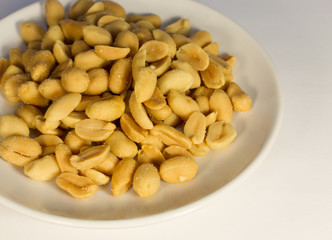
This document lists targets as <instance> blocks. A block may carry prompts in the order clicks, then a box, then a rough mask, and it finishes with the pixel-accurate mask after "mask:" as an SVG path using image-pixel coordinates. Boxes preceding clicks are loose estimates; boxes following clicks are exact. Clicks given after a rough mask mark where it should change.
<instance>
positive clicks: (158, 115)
mask: <svg viewBox="0 0 332 240" xmlns="http://www.w3.org/2000/svg"><path fill="white" fill-rule="evenodd" d="M146 111H147V112H148V114H149V115H150V116H151V117H152V118H153V119H156V120H160V121H162V120H165V119H167V118H168V117H169V116H171V114H172V109H171V108H170V107H169V106H168V105H165V106H164V107H162V108H161V109H158V110H156V109H150V108H148V107H146Z"/></svg>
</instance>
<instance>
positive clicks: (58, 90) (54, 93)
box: [38, 78, 66, 101]
mask: <svg viewBox="0 0 332 240" xmlns="http://www.w3.org/2000/svg"><path fill="white" fill-rule="evenodd" d="M38 91H39V93H40V94H41V95H42V96H43V97H44V98H47V99H50V100H53V101H54V100H56V99H58V98H59V97H61V96H63V95H65V94H66V91H65V89H64V88H63V87H62V84H61V80H60V79H52V78H49V79H45V80H44V81H42V82H41V83H40V84H39V86H38Z"/></svg>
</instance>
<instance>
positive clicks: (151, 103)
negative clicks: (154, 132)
mask: <svg viewBox="0 0 332 240" xmlns="http://www.w3.org/2000/svg"><path fill="white" fill-rule="evenodd" d="M166 104H167V103H166V99H165V97H164V95H163V94H162V93H161V91H160V89H159V88H158V87H155V89H154V92H153V94H152V96H151V97H150V99H149V100H147V101H144V106H146V107H147V108H149V109H153V110H160V109H162V108H164V107H165V106H166Z"/></svg>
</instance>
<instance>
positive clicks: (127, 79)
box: [108, 58, 132, 94]
mask: <svg viewBox="0 0 332 240" xmlns="http://www.w3.org/2000/svg"><path fill="white" fill-rule="evenodd" d="M131 63H132V60H131V59H130V58H123V59H119V60H117V61H116V62H115V63H114V64H113V65H112V67H111V70H110V74H109V80H108V86H109V88H110V90H111V91H112V92H113V93H115V94H121V93H123V92H125V91H126V90H127V89H128V88H129V87H130V85H131V81H132V75H131Z"/></svg>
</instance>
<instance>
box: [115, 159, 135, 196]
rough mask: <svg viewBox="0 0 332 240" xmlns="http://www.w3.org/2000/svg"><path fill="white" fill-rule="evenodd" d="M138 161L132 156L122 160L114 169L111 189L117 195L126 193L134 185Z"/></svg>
mask: <svg viewBox="0 0 332 240" xmlns="http://www.w3.org/2000/svg"><path fill="white" fill-rule="evenodd" d="M136 168H137V162H136V161H135V160H134V159H132V158H126V159H123V160H121V161H120V162H119V163H118V164H117V165H116V168H115V169H114V172H113V175H112V179H111V190H112V194H113V196H115V197H118V196H120V195H122V194H123V193H125V192H126V191H127V190H128V189H129V188H130V187H131V185H132V182H133V178H134V173H135V171H136Z"/></svg>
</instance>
